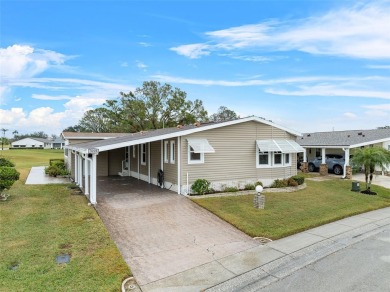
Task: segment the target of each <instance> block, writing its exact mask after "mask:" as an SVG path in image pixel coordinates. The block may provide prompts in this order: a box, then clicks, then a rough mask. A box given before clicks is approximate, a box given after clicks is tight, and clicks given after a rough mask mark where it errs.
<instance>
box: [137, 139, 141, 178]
mask: <svg viewBox="0 0 390 292" xmlns="http://www.w3.org/2000/svg"><path fill="white" fill-rule="evenodd" d="M139 148H140V147H139V144H138V153H137V161H138V179H139V177H140V176H139V156H140V155H141V153H139Z"/></svg>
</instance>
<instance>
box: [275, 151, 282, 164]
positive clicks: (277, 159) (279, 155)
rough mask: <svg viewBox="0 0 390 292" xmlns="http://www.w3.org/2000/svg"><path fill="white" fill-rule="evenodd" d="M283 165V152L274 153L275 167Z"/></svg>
mask: <svg viewBox="0 0 390 292" xmlns="http://www.w3.org/2000/svg"><path fill="white" fill-rule="evenodd" d="M282 164H283V160H282V152H280V151H277V152H274V165H276V166H281V165H282Z"/></svg>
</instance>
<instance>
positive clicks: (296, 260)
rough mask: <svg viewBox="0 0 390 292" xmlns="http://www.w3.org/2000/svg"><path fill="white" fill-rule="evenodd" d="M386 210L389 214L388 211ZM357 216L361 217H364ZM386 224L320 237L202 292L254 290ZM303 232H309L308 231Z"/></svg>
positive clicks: (389, 220) (387, 222) (384, 221)
mask: <svg viewBox="0 0 390 292" xmlns="http://www.w3.org/2000/svg"><path fill="white" fill-rule="evenodd" d="M386 209H387V211H390V208H386ZM385 211H386V210H385ZM374 212H375V211H374ZM389 215H390V214H389ZM357 216H364V214H360V215H357ZM363 218H364V217H363ZM341 221H342V220H341ZM341 221H340V222H341ZM388 225H390V218H389V217H388V218H384V219H380V220H377V221H374V222H373V223H368V224H365V225H363V226H359V227H356V228H354V229H352V230H350V231H346V232H344V233H341V234H339V235H335V236H333V237H330V238H325V237H324V240H321V241H319V242H317V243H314V244H312V245H308V246H307V247H304V248H302V249H299V250H297V251H294V252H292V253H288V254H286V255H285V256H283V257H281V258H278V259H276V260H274V261H271V262H269V263H266V264H264V265H262V266H259V267H257V268H255V269H253V270H251V271H248V272H246V273H244V274H241V275H239V276H236V277H234V278H232V279H229V280H227V281H225V282H222V283H220V284H217V285H215V286H213V287H211V288H208V289H206V290H205V291H209V292H217V291H218V292H220V291H240V290H243V289H244V288H245V291H258V290H259V289H260V288H263V287H266V286H268V285H270V284H271V283H273V282H276V281H278V280H280V279H283V278H285V277H287V276H289V275H291V274H292V273H293V272H295V271H297V270H299V269H302V268H304V267H305V266H307V265H309V264H312V263H314V262H316V261H318V260H320V259H322V258H324V257H326V256H328V255H330V254H333V253H335V252H337V251H339V250H341V249H343V248H346V247H348V246H350V245H353V244H355V243H357V242H360V241H362V240H364V239H366V238H368V237H371V236H373V235H376V234H378V233H380V232H382V231H384V230H385V229H386V228H387V226H388ZM307 232H310V230H308V231H307Z"/></svg>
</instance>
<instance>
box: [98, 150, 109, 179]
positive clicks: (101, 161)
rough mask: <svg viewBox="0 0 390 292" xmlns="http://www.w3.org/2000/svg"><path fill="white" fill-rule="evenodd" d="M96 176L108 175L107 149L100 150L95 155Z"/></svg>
mask: <svg viewBox="0 0 390 292" xmlns="http://www.w3.org/2000/svg"><path fill="white" fill-rule="evenodd" d="M96 176H108V151H104V152H100V153H99V155H97V161H96Z"/></svg>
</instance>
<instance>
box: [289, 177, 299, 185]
mask: <svg viewBox="0 0 390 292" xmlns="http://www.w3.org/2000/svg"><path fill="white" fill-rule="evenodd" d="M287 184H288V186H289V187H296V186H298V183H297V181H296V180H294V179H293V178H291V177H290V178H289V179H288V180H287Z"/></svg>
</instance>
